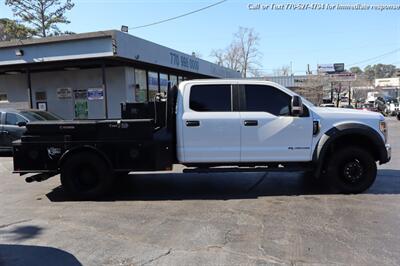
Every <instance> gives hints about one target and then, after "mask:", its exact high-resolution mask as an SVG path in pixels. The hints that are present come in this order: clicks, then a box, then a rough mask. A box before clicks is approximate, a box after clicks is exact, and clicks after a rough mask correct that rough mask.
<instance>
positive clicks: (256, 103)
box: [243, 85, 291, 116]
mask: <svg viewBox="0 0 400 266" xmlns="http://www.w3.org/2000/svg"><path fill="white" fill-rule="evenodd" d="M245 94H246V100H245V102H246V109H245V110H243V111H246V112H268V113H270V114H273V115H276V116H286V115H289V114H290V111H289V106H290V100H291V97H290V95H288V94H286V93H284V92H283V91H281V90H279V89H277V88H274V87H272V86H266V85H246V86H245Z"/></svg>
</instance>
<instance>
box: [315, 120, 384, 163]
mask: <svg viewBox="0 0 400 266" xmlns="http://www.w3.org/2000/svg"><path fill="white" fill-rule="evenodd" d="M345 136H363V137H365V138H367V139H368V143H365V145H372V146H370V147H373V149H374V150H376V151H377V152H378V154H377V156H376V157H377V158H378V160H379V162H380V163H381V164H383V163H386V162H388V160H389V156H388V154H387V150H386V145H385V142H384V140H383V139H382V137H381V136H380V134H379V133H378V132H377V131H376V130H374V129H373V128H371V127H369V126H366V125H363V124H357V123H346V124H340V125H337V126H335V127H333V128H331V129H330V130H328V131H327V132H325V133H324V134H323V135H322V136H321V138H320V139H319V141H318V143H317V145H316V147H315V150H314V152H313V162H314V163H315V164H317V165H318V170H319V171H320V170H321V167H322V163H323V162H324V161H325V158H326V155H327V153H328V151H329V147H330V146H331V145H332V144H333V143H334V142H335V141H336V140H338V139H339V138H341V137H345Z"/></svg>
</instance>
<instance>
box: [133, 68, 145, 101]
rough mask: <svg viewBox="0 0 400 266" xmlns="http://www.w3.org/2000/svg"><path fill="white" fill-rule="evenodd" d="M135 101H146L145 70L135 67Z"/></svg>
mask: <svg viewBox="0 0 400 266" xmlns="http://www.w3.org/2000/svg"><path fill="white" fill-rule="evenodd" d="M135 101H136V102H146V101H147V82H146V71H145V70H142V69H135Z"/></svg>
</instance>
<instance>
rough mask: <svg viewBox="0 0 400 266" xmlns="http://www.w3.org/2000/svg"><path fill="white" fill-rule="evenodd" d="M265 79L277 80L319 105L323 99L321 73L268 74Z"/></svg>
mask: <svg viewBox="0 0 400 266" xmlns="http://www.w3.org/2000/svg"><path fill="white" fill-rule="evenodd" d="M262 79H264V80H268V81H272V82H276V83H278V84H280V85H282V86H284V87H286V88H288V89H290V90H292V91H294V92H296V93H298V94H299V95H301V96H303V97H305V98H306V99H307V100H309V101H311V102H312V103H314V104H316V105H319V104H321V103H322V100H323V92H324V87H326V84H324V82H323V81H324V80H322V79H320V76H319V75H296V76H295V75H289V76H266V77H264V78H262Z"/></svg>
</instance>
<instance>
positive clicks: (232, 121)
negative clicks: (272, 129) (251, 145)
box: [177, 84, 240, 163]
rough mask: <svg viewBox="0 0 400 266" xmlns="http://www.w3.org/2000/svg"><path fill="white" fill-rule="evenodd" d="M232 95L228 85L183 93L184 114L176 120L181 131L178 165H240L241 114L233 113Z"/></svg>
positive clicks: (209, 85)
mask: <svg viewBox="0 0 400 266" xmlns="http://www.w3.org/2000/svg"><path fill="white" fill-rule="evenodd" d="M232 91H233V88H232V86H231V85H230V84H218V85H216V84H204V85H192V86H191V87H190V88H186V89H185V91H184V96H183V100H184V107H183V108H184V112H183V113H182V117H181V118H177V119H179V122H178V123H181V125H180V126H179V125H178V126H179V127H178V128H181V130H182V131H181V134H182V138H181V139H182V142H180V143H178V157H180V158H179V159H180V160H181V161H183V162H192V163H201V162H239V161H240V113H239V112H238V111H237V112H234V111H233V97H232ZM178 134H179V133H178ZM182 155H183V156H182Z"/></svg>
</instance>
